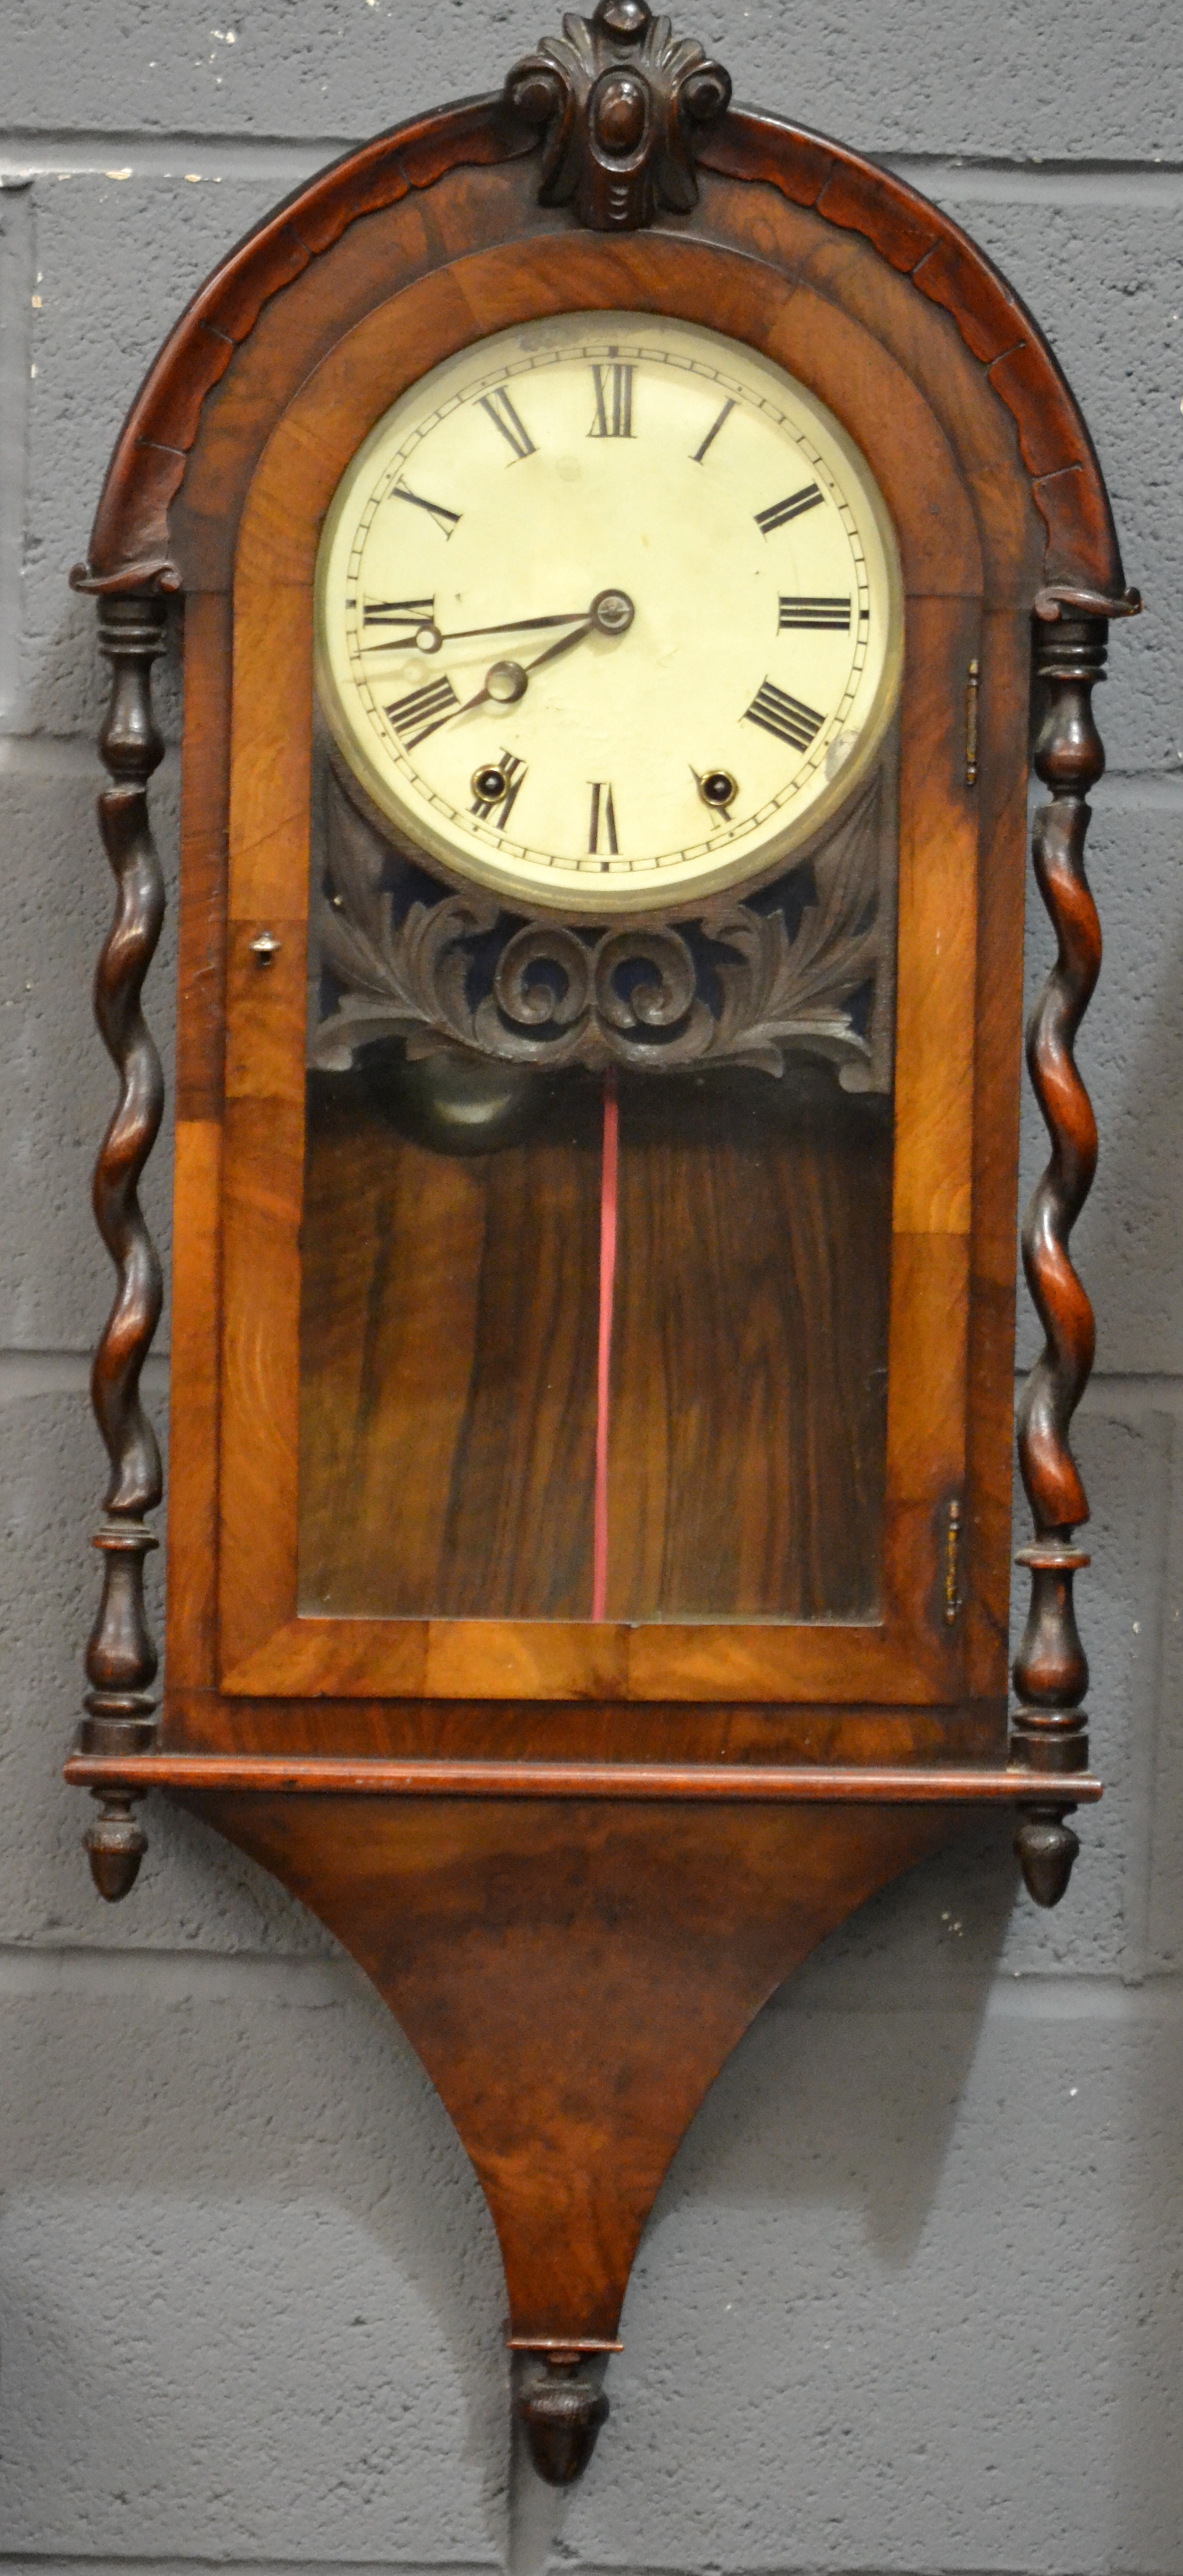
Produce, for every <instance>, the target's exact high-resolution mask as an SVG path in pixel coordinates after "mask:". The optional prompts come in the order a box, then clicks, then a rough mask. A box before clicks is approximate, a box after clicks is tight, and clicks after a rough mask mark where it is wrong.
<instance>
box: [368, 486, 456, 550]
mask: <svg viewBox="0 0 1183 2576" xmlns="http://www.w3.org/2000/svg"><path fill="white" fill-rule="evenodd" d="M386 498H387V500H388V501H410V502H411V503H412V505H413V507H414V508H415V509H416V510H426V512H427V515H428V518H429V519H434V521H435V524H436V526H437V528H442V530H443V533H444V535H445V537H450V536H451V533H452V530H453V528H458V527H459V525H460V512H459V510H445V508H444V505H443V502H442V501H425V500H424V498H423V495H422V493H421V492H412V491H410V490H409V488H408V486H407V485H406V484H405V483H392V485H391V487H390V490H389V492H388V493H387V495H386Z"/></svg>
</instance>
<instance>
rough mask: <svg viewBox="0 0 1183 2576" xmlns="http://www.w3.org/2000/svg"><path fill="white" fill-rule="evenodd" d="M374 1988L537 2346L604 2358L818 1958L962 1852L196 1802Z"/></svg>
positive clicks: (717, 1810)
mask: <svg viewBox="0 0 1183 2576" xmlns="http://www.w3.org/2000/svg"><path fill="white" fill-rule="evenodd" d="M189 1803H191V1804H192V1805H193V1806H195V1807H196V1808H197V1810H198V1812H199V1813H200V1814H202V1815H203V1816H204V1817H205V1818H206V1819H207V1821H208V1822H210V1823H211V1824H214V1825H216V1826H217V1827H218V1828H219V1830H220V1831H221V1832H222V1833H224V1834H226V1835H227V1836H228V1838H229V1839H230V1840H231V1841H232V1842H234V1843H237V1844H239V1845H241V1847H242V1849H243V1850H245V1851H247V1852H249V1853H250V1854H251V1856H252V1857H253V1858H254V1859H255V1860H257V1861H260V1862H261V1863H262V1864H263V1866H264V1868H266V1869H269V1870H271V1871H272V1872H273V1873H274V1875H275V1876H276V1877H277V1878H279V1879H281V1880H282V1881H283V1883H284V1885H285V1886H286V1887H289V1888H290V1889H291V1890H292V1891H293V1893H294V1894H296V1895H297V1896H299V1897H302V1898H303V1900H304V1902H305V1903H306V1904H307V1905H309V1906H311V1908H312V1910H313V1912H314V1913H316V1914H318V1915H319V1916H320V1919H321V1921H322V1922H323V1923H326V1924H327V1925H328V1926H329V1929H330V1930H331V1931H333V1932H334V1933H336V1935H337V1937H338V1939H339V1940H340V1941H341V1942H343V1943H344V1945H345V1947H346V1948H347V1949H348V1950H350V1951H351V1952H352V1954H353V1956H354V1958H355V1959H357V1960H358V1961H359V1962H360V1964H361V1966H362V1967H363V1968H364V1969H365V1970H366V1972H367V1974H368V1975H369V1976H370V1977H371V1978H372V1979H373V1982H374V1984H375V1985H376V1986H377V1987H378V1990H379V1992H380V1993H381V1994H382V1995H383V1996H384V1998H385V2000H386V2002H387V2003H388V2004H389V2006H390V2009H391V2011H392V2012H393V2013H394V2014H395V2015H396V2017H397V2019H398V2021H399V2022H400V2023H401V2025H402V2028H403V2029H404V2031H405V2032H406V2034H407V2037H408V2038H409V2039H410V2041H411V2042H412V2045H413V2046H414V2047H415V2048H416V2049H417V2051H418V2053H419V2056H420V2057H421V2059H422V2061H423V2064H424V2066H425V2067H426V2069H427V2071H428V2074H429V2075H430V2076H431V2078H432V2080H433V2082H434V2083H435V2085H436V2086H437V2088H438V2090H439V2092H440V2094H441V2095H442V2097H443V2100H444V2102H445V2103H446V2105H447V2108H448V2110H449V2111H450V2113H451V2116H452V2118H453V2120H454V2121H455V2124H456V2127H457V2129H458V2130H459V2133H460V2136H461V2138H462V2139H463V2142H464V2144H465V2146H466V2148H467V2149H468V2152H469V2155H470V2156H471V2157H472V2160H473V2163H474V2164H475V2166H476V2169H477V2172H478V2173H479V2175H480V2177H481V2181H482V2183H483V2185H484V2189H485V2192H486V2195H487V2198H488V2201H489V2205H490V2208H491V2210H492V2212H493V2217H494V2220H495V2222H496V2226H497V2232H498V2236H499V2237H500V2240H501V2250H502V2254H503V2256H504V2260H505V2270H506V2277H507V2281H508V2285H509V2299H510V2314H511V2330H512V2333H513V2335H514V2336H515V2338H517V2339H519V2340H521V2341H525V2342H538V2343H545V2342H547V2341H557V2342H560V2343H566V2342H568V2341H569V2342H570V2343H572V2344H576V2343H579V2342H594V2341H597V2340H598V2341H603V2342H610V2341H611V2339H612V2338H613V2336H614V2335H615V2333H616V2330H617V2325H618V2321H619V2317H620V2310H621V2304H622V2302H623V2298H624V2293H625V2288H626V2285H627V2282H628V2276H629V2270H630V2266H631V2264H632V2260H633V2256H634V2254H635V2252H636V2248H637V2244H638V2240H639V2238H640V2234H641V2230H642V2228H643V2226H644V2223H645V2219H646V2217H647V2215H648V2213H649V2210H650V2208H651V2206H652V2203H653V2200H654V2197H655V2194H656V2192H657V2189H658V2186H659V2184H660V2182H661V2179H662V2176H663V2174H664V2172H665V2169H666V2166H667V2165H668V2163H669V2160H670V2158H671V2156H672V2155H673V2153H674V2150H675V2148H676V2147H677V2145H678V2142H679V2139H680V2138H681V2137H682V2135H683V2133H684V2131H685V2130H686V2128H687V2127H688V2125H689V2123H690V2121H691V2119H692V2118H693V2116H694V2113H695V2111H696V2110H697V2108H698V2105H699V2103H700V2102H701V2101H702V2099H703V2096H704V2094H705V2093H706V2092H707V2090H708V2088H709V2086H710V2084H711V2083H712V2081H713V2079H714V2077H715V2076H716V2074H717V2073H718V2071H719V2068H720V2067H721V2065H722V2064H723V2061H724V2059H725V2058H726V2057H727V2056H728V2054H729V2052H730V2051H731V2049H732V2048H734V2046H735V2044H736V2041H737V2040H738V2039H739V2038H741V2036H742V2034H743V2032H744V2031H745V2030H746V2029H747V2027H748V2024H749V2023H750V2022H751V2021H752V2019H753V2018H754V2016H755V2014H756V2013H757V2012H758V2011H759V2010H760V2007H761V2005H762V2004H763V2003H764V2002H766V2000H767V1998H768V1996H769V1995H770V1994H771V1993H772V1992H773V1991H774V1990H775V1988H776V1987H777V1986H778V1985H779V1984H780V1983H781V1981H782V1979H783V1978H784V1977H786V1976H787V1975H788V1974H789V1973H790V1971H791V1970H792V1969H793V1968H795V1967H796V1966H797V1964H798V1962H799V1961H800V1960H801V1959H803V1958H804V1957H805V1956H806V1954H807V1952H808V1951H810V1950H811V1949H812V1948H813V1946H814V1944H815V1943H816V1942H817V1941H819V1940H820V1939H821V1938H822V1936H823V1935H824V1934H825V1933H827V1932H829V1931H831V1930H832V1929H833V1927H834V1925H835V1924H837V1923H840V1922H841V1921H842V1920H843V1918H844V1917H845V1916H846V1915H847V1914H850V1913H851V1912H853V1910H854V1908H855V1907H856V1906H858V1905H861V1904H862V1903H863V1902H864V1901H865V1899H866V1898H867V1897H868V1896H871V1895H873V1894H874V1892H875V1890H876V1889H877V1888H880V1887H883V1886H884V1885H886V1883H887V1882H888V1880H889V1879H892V1878H894V1877H895V1876H896V1875H897V1874H898V1873H899V1872H900V1871H901V1870H905V1869H909V1868H911V1867H912V1865H913V1864H914V1863H915V1862H916V1861H918V1860H920V1859H922V1858H923V1857H924V1855H925V1854H926V1853H927V1852H929V1851H932V1850H933V1849H934V1848H935V1847H936V1846H937V1845H938V1844H939V1843H940V1842H942V1841H943V1840H945V1839H946V1838H947V1837H948V1835H949V1833H950V1832H951V1831H952V1830H953V1828H954V1824H955V1817H954V1815H953V1813H952V1811H950V1810H948V1809H942V1808H935V1807H920V1806H886V1805H881V1806H870V1805H867V1806H861V1805H838V1804H835V1805H833V1806H822V1805H814V1804H810V1805H808V1806H791V1805H781V1804H778V1805H771V1804H770V1805H767V1806H756V1805H749V1804H747V1803H742V1802H739V1801H723V1802H719V1803H715V1804H708V1803H706V1802H689V1801H688V1802H685V1803H683V1804H674V1803H669V1804H666V1803H661V1804H657V1803H655V1802H652V1801H645V1802H642V1801H639V1800H638V1801H629V1800H617V1799H594V1800H577V1799H571V1800H567V1799H556V1798H547V1799H524V1798H496V1799H488V1798H482V1799H476V1798H471V1799H463V1798H450V1797H447V1798H404V1797H391V1798H383V1797H374V1796H368V1797H353V1796H331V1797H322V1796H318V1795H308V1794H301V1795H295V1794H291V1795H272V1794H270V1793H266V1794H262V1795H258V1794H255V1795H251V1796H230V1795H221V1796H208V1795H203V1796H201V1797H198V1798H194V1799H192V1800H191V1801H190V1802H189Z"/></svg>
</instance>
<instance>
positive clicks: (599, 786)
mask: <svg viewBox="0 0 1183 2576" xmlns="http://www.w3.org/2000/svg"><path fill="white" fill-rule="evenodd" d="M587 846H588V851H589V854H590V856H591V857H592V858H598V857H599V856H600V853H601V852H602V851H603V850H607V851H608V852H609V853H610V855H611V856H612V858H614V859H615V858H617V857H618V856H619V853H620V843H619V841H618V840H617V838H616V806H615V804H614V802H613V797H612V789H611V787H610V785H609V783H608V781H607V779H606V778H593V780H592V792H591V821H590V823H589V824H588V832H587Z"/></svg>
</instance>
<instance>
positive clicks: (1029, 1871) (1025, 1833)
mask: <svg viewBox="0 0 1183 2576" xmlns="http://www.w3.org/2000/svg"><path fill="white" fill-rule="evenodd" d="M1073 1812H1074V1811H1073V1809H1072V1808H1071V1807H1043V1806H1041V1807H1021V1808H1020V1810H1019V1815H1018V1821H1017V1823H1016V1826H1015V1851H1016V1854H1017V1856H1018V1860H1019V1865H1020V1867H1021V1869H1022V1872H1023V1876H1024V1879H1025V1880H1026V1882H1027V1892H1028V1894H1029V1895H1030V1896H1033V1897H1034V1899H1035V1902H1036V1904H1037V1905H1058V1904H1059V1902H1060V1898H1061V1897H1062V1895H1063V1894H1064V1891H1065V1889H1066V1887H1067V1885H1068V1881H1069V1879H1070V1878H1071V1876H1072V1864H1073V1861H1074V1860H1075V1858H1076V1855H1077V1853H1078V1851H1079V1850H1080V1839H1079V1836H1078V1835H1076V1834H1074V1833H1073V1831H1072V1827H1071V1825H1068V1824H1065V1822H1064V1819H1065V1817H1066V1816H1070V1815H1072V1813H1073Z"/></svg>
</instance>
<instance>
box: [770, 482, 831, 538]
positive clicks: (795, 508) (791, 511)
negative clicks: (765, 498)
mask: <svg viewBox="0 0 1183 2576" xmlns="http://www.w3.org/2000/svg"><path fill="white" fill-rule="evenodd" d="M823 498H824V495H823V494H822V493H821V492H819V491H818V488H817V485H816V483H803V484H802V486H801V489H800V491H799V492H790V494H789V497H788V500H787V501H773V502H772V503H771V504H770V506H769V508H768V509H767V510H757V512H756V526H757V527H758V528H762V529H763V531H764V534H765V536H766V537H770V536H771V535H772V533H773V530H774V528H787V526H788V524H789V521H790V519H800V518H801V517H803V515H804V513H805V511H806V510H816V508H817V505H818V502H819V501H820V500H822V499H823Z"/></svg>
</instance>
